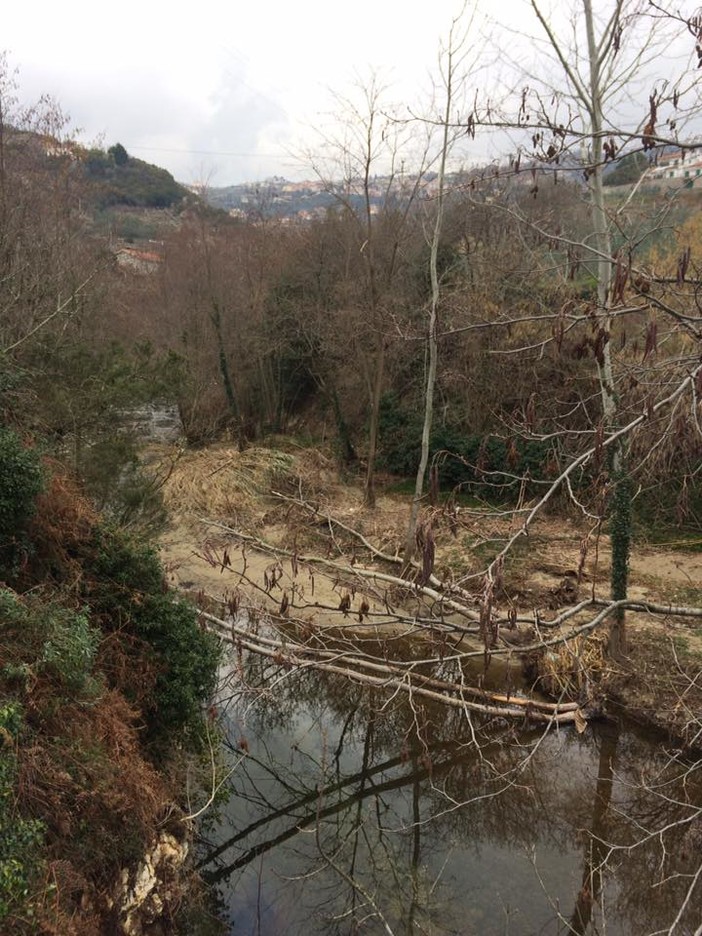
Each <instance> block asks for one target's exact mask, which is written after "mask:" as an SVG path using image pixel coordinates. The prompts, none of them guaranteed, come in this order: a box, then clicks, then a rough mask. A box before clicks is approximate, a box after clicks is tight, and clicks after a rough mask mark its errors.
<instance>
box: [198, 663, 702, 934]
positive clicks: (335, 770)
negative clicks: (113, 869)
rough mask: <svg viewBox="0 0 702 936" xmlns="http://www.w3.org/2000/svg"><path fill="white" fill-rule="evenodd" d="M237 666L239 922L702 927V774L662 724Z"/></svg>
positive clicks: (222, 844)
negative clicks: (451, 700)
mask: <svg viewBox="0 0 702 936" xmlns="http://www.w3.org/2000/svg"><path fill="white" fill-rule="evenodd" d="M225 677H226V678H225V679H224V680H223V688H222V690H221V693H220V697H219V700H218V707H219V709H220V712H221V714H222V723H223V726H224V733H225V743H224V749H223V753H222V758H223V769H224V768H225V767H226V769H229V770H231V771H232V772H231V776H230V777H229V779H228V781H227V782H226V783H225V784H224V786H223V788H222V790H221V791H220V796H219V800H218V805H217V808H216V809H215V810H214V811H211V812H210V813H209V815H208V818H207V821H206V822H205V824H204V825H203V826H202V827H201V830H200V833H201V842H200V846H199V856H200V857H199V868H200V872H201V874H202V875H203V877H204V878H205V880H206V881H208V882H209V883H210V884H211V886H212V888H213V889H214V891H215V893H216V897H217V901H218V904H219V909H220V912H221V914H222V917H223V919H224V920H225V921H226V929H225V932H230V933H236V934H239V933H241V934H260V936H278V934H290V936H298V934H299V936H316V934H320V936H321V934H347V933H348V934H351V933H367V934H376V933H378V934H381V933H394V934H397V936H399V934H403V936H405V934H407V936H408V934H410V933H426V934H437V936H438V934H461V936H472V934H475V936H498V934H499V936H528V934H540V936H555V934H566V933H568V934H600V933H602V934H609V936H643V934H648V933H670V934H671V936H692V934H698V936H699V933H700V932H702V930H700V929H698V927H700V924H701V923H702V909H701V908H702V897H701V894H702V889H701V888H699V887H697V886H696V884H697V883H699V878H700V876H701V875H702V871H701V870H699V868H702V865H700V859H701V855H702V817H701V816H700V804H701V803H702V777H701V776H700V773H701V771H700V770H699V769H697V768H698V764H696V763H694V762H692V763H690V762H686V761H684V760H683V759H682V757H681V755H680V753H679V752H676V751H674V750H671V749H670V747H669V746H667V745H666V744H665V743H664V742H663V741H662V740H661V739H660V738H653V737H649V736H646V735H645V734H642V733H641V732H639V731H636V730H634V729H633V728H632V727H631V726H628V725H626V724H617V723H614V722H601V723H599V724H598V723H592V724H591V725H590V726H589V727H588V729H587V730H586V731H585V732H584V733H583V734H582V735H579V734H578V733H577V732H576V731H575V730H574V729H573V728H562V729H560V730H556V729H551V730H549V731H545V732H544V731H542V730H536V729H534V728H533V727H530V726H528V725H525V724H522V723H519V724H515V723H513V722H507V721H505V720H503V719H497V718H493V719H485V718H483V719H477V718H476V717H475V716H473V717H472V718H470V719H469V718H468V716H467V715H466V713H465V712H463V711H461V710H460V709H447V708H445V707H443V706H441V705H439V704H438V703H426V702H421V703H420V702H417V701H416V700H415V701H414V702H412V700H408V699H407V698H406V697H405V696H403V697H402V698H400V697H399V696H398V695H397V694H396V695H390V694H386V693H383V692H382V691H381V690H378V689H371V688H367V687H362V686H358V685H355V684H352V683H350V682H348V681H346V680H345V679H344V678H343V677H337V676H334V675H329V674H322V673H319V672H316V671H314V670H313V669H303V670H293V669H286V668H284V667H281V666H279V665H277V664H276V663H275V661H271V660H263V659H261V658H257V657H256V656H254V655H249V656H246V655H242V654H241V652H239V654H237V653H236V652H234V651H232V658H231V660H230V662H229V664H228V668H227V670H226V672H225ZM695 874H697V878H696V877H695Z"/></svg>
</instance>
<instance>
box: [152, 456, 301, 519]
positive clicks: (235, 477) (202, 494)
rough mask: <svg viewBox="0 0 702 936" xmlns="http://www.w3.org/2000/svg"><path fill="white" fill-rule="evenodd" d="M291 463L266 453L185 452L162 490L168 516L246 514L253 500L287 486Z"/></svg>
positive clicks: (291, 473)
mask: <svg viewBox="0 0 702 936" xmlns="http://www.w3.org/2000/svg"><path fill="white" fill-rule="evenodd" d="M294 462H295V460H294V458H293V456H292V455H290V454H288V453H287V452H281V451H278V450H276V449H267V448H249V449H247V450H246V451H245V452H239V451H237V449H235V448H219V447H218V448H212V449H207V450H202V451H197V452H191V453H188V454H187V455H186V456H185V457H184V458H182V459H181V460H180V461H179V462H178V464H177V465H176V467H175V469H174V471H173V473H172V474H171V476H170V478H169V479H168V481H167V482H166V484H165V486H164V499H165V502H166V506H167V508H168V510H169V511H170V512H171V513H177V514H192V515H195V516H197V515H202V516H206V517H216V518H217V519H220V520H224V521H226V520H227V519H231V518H234V517H238V516H240V515H246V516H248V515H251V514H252V513H253V512H254V511H255V509H256V504H257V500H258V498H260V497H261V495H262V494H264V495H265V494H267V493H268V492H269V491H270V490H271V488H272V487H276V485H278V486H281V487H287V486H288V485H289V484H290V481H291V479H292V477H293V476H294V469H295V464H294Z"/></svg>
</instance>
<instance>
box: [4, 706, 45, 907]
mask: <svg viewBox="0 0 702 936" xmlns="http://www.w3.org/2000/svg"><path fill="white" fill-rule="evenodd" d="M22 717H23V716H22V708H21V706H20V705H19V703H17V702H8V703H6V704H4V705H2V706H0V925H1V924H2V922H3V920H6V919H7V918H8V916H9V915H10V914H14V913H17V912H21V913H22V914H23V915H24V916H29V915H31V907H30V906H29V897H30V892H31V885H32V882H33V880H34V879H35V878H36V876H37V872H38V870H39V868H40V851H39V849H40V846H41V843H42V840H43V834H44V826H43V824H42V823H41V822H39V821H38V820H36V819H26V818H23V817H22V816H18V815H17V814H16V810H15V805H14V803H15V797H16V791H15V786H16V778H17V760H16V756H15V751H14V748H13V743H16V741H17V739H18V737H19V734H20V730H21V727H22Z"/></svg>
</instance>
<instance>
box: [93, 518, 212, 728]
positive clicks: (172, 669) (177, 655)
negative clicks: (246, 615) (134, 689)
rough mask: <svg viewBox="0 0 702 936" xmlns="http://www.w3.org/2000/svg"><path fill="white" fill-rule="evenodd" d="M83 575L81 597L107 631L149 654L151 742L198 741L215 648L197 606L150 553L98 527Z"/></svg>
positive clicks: (147, 708) (116, 534)
mask: <svg viewBox="0 0 702 936" xmlns="http://www.w3.org/2000/svg"><path fill="white" fill-rule="evenodd" d="M86 570H87V571H88V572H89V579H87V580H86V581H87V582H88V584H87V585H86V588H87V590H86V594H85V598H86V600H87V601H88V603H89V604H90V606H91V608H92V609H93V610H94V611H95V612H96V613H97V614H99V615H100V616H101V618H102V620H103V621H104V625H105V626H106V627H110V628H112V629H114V630H120V631H121V633H122V634H125V635H129V636H130V637H131V638H136V639H137V640H138V641H140V642H142V643H144V644H146V645H147V646H148V648H149V651H150V654H149V655H150V659H151V661H152V663H153V664H154V666H155V669H156V674H157V675H156V680H155V683H154V688H153V691H152V693H151V696H150V698H148V699H147V702H146V706H145V711H144V716H145V718H146V720H147V723H148V733H149V739H150V740H151V741H152V742H153V743H155V744H159V745H162V744H163V745H165V744H166V743H167V742H168V737H169V736H173V735H174V734H175V735H177V734H183V733H184V734H185V735H189V736H191V737H194V736H196V735H197V734H198V733H199V730H200V727H201V724H202V705H203V703H204V702H206V701H207V700H208V699H209V698H210V696H211V695H212V693H213V691H214V687H215V683H216V677H217V666H218V663H219V656H220V649H219V642H218V641H217V639H216V638H215V637H214V636H213V635H211V634H209V633H207V632H205V631H204V630H202V629H201V628H200V627H199V626H198V620H197V611H196V610H195V608H193V607H192V606H191V605H190V604H188V603H187V602H185V601H183V600H182V599H180V598H178V597H177V596H176V595H175V594H174V593H172V592H170V591H169V590H168V588H167V585H166V582H165V578H164V574H163V569H162V567H161V563H160V561H159V559H158V556H157V555H156V553H155V551H154V550H153V549H152V548H150V547H148V546H145V545H143V544H140V543H138V542H135V541H133V540H132V539H131V538H129V537H128V536H126V535H125V534H124V533H120V532H117V531H112V530H108V529H106V528H101V529H100V530H98V531H97V534H96V541H95V543H94V552H93V553H92V555H91V556H89V557H88V558H87V560H86ZM125 691H126V692H127V693H128V692H129V686H126V687H125ZM142 705H143V703H142Z"/></svg>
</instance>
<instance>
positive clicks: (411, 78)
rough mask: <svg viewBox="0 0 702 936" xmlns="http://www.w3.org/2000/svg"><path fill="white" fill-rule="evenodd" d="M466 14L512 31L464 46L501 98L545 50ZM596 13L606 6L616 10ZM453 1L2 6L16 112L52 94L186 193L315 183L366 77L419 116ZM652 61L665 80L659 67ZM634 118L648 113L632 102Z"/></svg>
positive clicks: (555, 2)
mask: <svg viewBox="0 0 702 936" xmlns="http://www.w3.org/2000/svg"><path fill="white" fill-rule="evenodd" d="M476 3H480V4H483V9H484V10H485V11H486V13H487V14H490V15H495V16H498V17H502V18H503V20H505V25H506V26H507V27H508V28H511V29H512V30H514V31H513V32H512V33H509V32H508V33H502V34H501V35H502V39H500V40H499V41H498V43H497V48H496V49H492V50H490V49H489V45H488V44H487V43H485V42H482V41H480V39H478V40H477V41H473V47H475V48H479V49H480V50H481V51H482V52H483V53H484V55H485V57H486V58H487V60H488V62H489V65H490V67H491V68H493V63H494V61H495V60H496V59H500V58H501V61H500V62H498V63H497V64H496V65H494V68H493V70H492V71H491V73H490V75H489V78H488V79H487V81H485V79H484V78H483V80H482V82H481V83H482V88H483V89H484V88H486V87H487V88H488V89H489V90H492V89H493V88H494V87H496V86H497V73H498V72H499V71H500V70H501V71H502V74H503V76H504V70H505V68H506V69H510V68H512V67H513V64H514V63H517V64H518V65H522V64H523V65H525V66H527V67H531V69H532V73H533V74H536V75H538V76H539V77H543V74H544V70H545V68H546V67H547V65H546V64H545V63H547V59H546V57H545V52H544V49H543V47H540V46H539V44H538V43H535V42H534V41H532V40H527V39H526V38H525V37H524V35H523V33H526V32H528V33H530V34H531V35H533V34H535V33H538V29H539V28H538V26H536V25H535V23H534V18H533V15H531V12H530V10H529V3H528V0H502V2H501V3H496V2H495V0H468V7H469V9H470V8H471V7H473V6H475V5H476ZM596 3H597V4H598V5H599V6H604V7H607V8H609V9H611V2H606V0H596ZM461 5H462V3H461V0H432V2H431V3H430V4H429V3H425V4H421V5H420V4H419V3H417V2H414V0H353V2H343V3H340V2H338V0H336V2H335V0H297V2H294V3H293V2H291V0H249V2H247V3H243V2H241V0H227V2H224V0H197V2H195V3H190V4H188V5H185V4H177V3H175V2H165V0H141V2H138V3H137V2H134V0H122V2H114V3H96V2H95V0H25V2H21V0H8V2H7V3H6V4H5V8H4V9H3V16H2V32H1V33H0V36H1V37H2V38H1V39H0V43H2V45H0V51H2V50H3V49H4V50H5V51H6V52H7V55H8V60H9V63H10V65H11V66H13V67H16V68H17V69H18V70H19V74H18V80H19V88H20V97H21V99H22V101H23V102H24V103H27V104H28V103H31V102H33V101H35V100H36V99H37V98H38V97H39V96H40V95H41V94H43V93H48V94H50V95H52V96H53V97H55V98H56V99H57V101H58V102H59V104H60V105H61V106H62V108H63V109H64V111H65V112H67V113H68V114H69V115H70V118H71V123H72V126H73V127H75V128H78V129H80V131H81V134H80V136H79V139H80V140H81V141H82V142H84V143H97V144H98V145H101V146H104V147H105V148H107V147H109V146H111V145H112V144H114V143H116V142H120V143H122V144H123V145H124V146H125V147H126V148H127V150H128V151H129V152H130V153H132V154H133V155H135V156H139V157H140V158H142V159H145V160H147V161H148V162H153V163H156V164H157V165H161V166H164V167H165V168H167V169H169V170H170V171H171V172H172V173H173V174H174V175H175V176H176V178H177V179H178V180H179V181H182V182H185V183H194V182H202V181H206V182H208V183H209V184H210V185H214V186H221V185H227V184H233V183H236V182H244V181H253V180H262V179H265V178H268V177H270V176H272V175H283V176H285V177H287V178H289V179H296V178H310V177H313V175H314V173H313V172H312V171H311V170H310V168H309V166H308V165H307V164H305V163H304V162H302V161H301V158H300V157H301V153H302V152H303V151H304V150H309V149H310V148H314V147H315V146H316V144H317V142H318V138H316V137H315V131H318V130H319V128H320V126H323V125H324V122H325V121H326V120H328V118H329V114H330V113H331V112H332V111H333V109H334V107H335V105H334V102H333V98H332V94H331V91H335V92H337V93H338V94H340V95H342V96H343V95H346V94H349V93H351V89H352V87H353V84H354V82H358V80H359V79H360V80H361V81H363V80H364V79H367V78H368V76H369V74H370V73H371V71H372V70H376V71H378V72H379V74H380V76H381V79H382V82H383V83H384V84H386V85H390V86H391V95H392V96H393V97H394V99H395V100H396V101H398V102H399V103H400V104H401V106H402V107H405V108H406V107H407V106H412V107H413V108H415V110H420V111H421V110H422V108H423V107H424V102H426V100H427V98H428V95H429V91H430V88H431V81H430V77H429V76H430V75H431V74H434V75H436V71H437V61H438V50H439V47H440V42H441V39H442V38H443V39H444V40H445V39H446V37H447V35H448V30H449V27H450V24H451V21H452V19H453V18H454V17H455V16H456V15H457V14H458V12H459V11H460V9H461ZM542 6H543V7H544V9H545V10H547V11H550V12H548V16H549V19H550V20H557V19H558V18H559V16H562V14H563V13H564V11H566V10H567V9H568V5H567V4H564V3H563V0H543V2H542ZM481 30H482V34H487V33H489V34H491V35H493V36H495V35H497V33H496V30H495V27H494V25H493V24H491V23H490V22H489V21H484V20H481V21H480V23H479V24H478V26H477V28H476V31H475V33H474V35H475V36H476V37H479V36H480V35H481ZM542 35H543V34H542ZM688 44H689V43H688ZM668 53H669V50H668ZM622 54H624V53H622ZM654 64H655V65H656V67H658V66H660V70H663V69H664V66H665V57H663V58H657V59H655V62H654ZM513 74H514V72H513ZM654 77H655V76H654ZM521 80H522V81H523V80H525V79H523V78H522V79H521ZM649 87H650V85H649V84H648V81H647V83H646V87H645V88H644V87H643V86H642V88H641V89H640V91H641V94H643V97H642V100H643V101H644V102H645V101H647V95H648V90H649ZM644 92H645V93H644ZM639 112H641V113H642V114H643V112H645V108H644V111H641V107H640V105H639V104H637V113H639ZM491 145H492V147H493V150H492V151H491V150H490V146H491ZM496 145H497V144H495V143H492V144H489V143H481V141H480V140H478V141H477V142H474V141H470V147H471V151H470V152H469V153H468V155H467V156H466V157H465V161H471V158H472V159H473V160H474V161H485V160H486V159H488V158H490V157H493V156H499V155H502V153H503V152H504V147H505V146H506V145H508V144H506V143H505V140H504V138H503V139H502V143H501V144H500V145H501V146H502V147H503V149H502V151H501V152H500V153H498V152H497V151H496V150H495V147H496ZM461 158H462V159H463V158H464V157H463V156H462V155H461Z"/></svg>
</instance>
